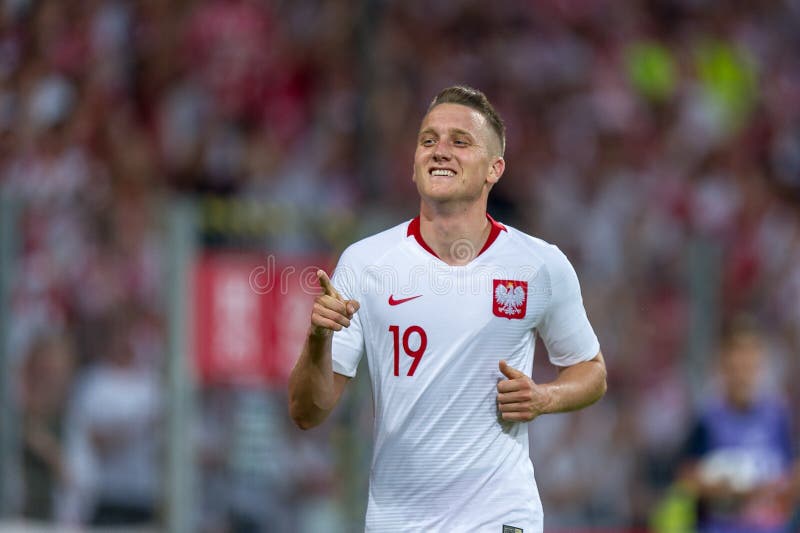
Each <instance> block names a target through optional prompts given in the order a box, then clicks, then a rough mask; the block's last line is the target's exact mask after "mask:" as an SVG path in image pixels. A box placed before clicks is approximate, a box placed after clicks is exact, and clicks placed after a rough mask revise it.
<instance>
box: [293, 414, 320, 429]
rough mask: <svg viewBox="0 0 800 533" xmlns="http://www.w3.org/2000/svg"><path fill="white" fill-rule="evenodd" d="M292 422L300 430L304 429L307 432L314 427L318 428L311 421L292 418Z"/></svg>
mask: <svg viewBox="0 0 800 533" xmlns="http://www.w3.org/2000/svg"><path fill="white" fill-rule="evenodd" d="M292 421H293V422H294V425H295V426H297V427H298V428H300V429H302V430H303V431H306V430H309V429H311V428H313V427H316V424H314V423H313V422H311V421H310V420H306V419H304V418H296V417H292Z"/></svg>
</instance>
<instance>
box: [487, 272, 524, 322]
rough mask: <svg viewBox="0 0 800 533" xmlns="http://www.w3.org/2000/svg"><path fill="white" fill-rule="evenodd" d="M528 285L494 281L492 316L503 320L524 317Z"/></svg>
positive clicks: (521, 282) (516, 282)
mask: <svg viewBox="0 0 800 533" xmlns="http://www.w3.org/2000/svg"><path fill="white" fill-rule="evenodd" d="M527 294H528V283H527V282H525V281H515V280H506V279H503V280H499V279H496V280H494V305H493V306H492V308H493V311H494V314H495V315H497V316H501V317H505V318H522V317H523V316H525V310H526V307H527V305H526V303H527V302H526V298H527Z"/></svg>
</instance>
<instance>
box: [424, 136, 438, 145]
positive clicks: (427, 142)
mask: <svg viewBox="0 0 800 533" xmlns="http://www.w3.org/2000/svg"><path fill="white" fill-rule="evenodd" d="M435 143H436V140H435V139H433V138H431V137H426V138H424V139H422V140H421V141H420V144H421V145H422V146H433V145H434V144H435Z"/></svg>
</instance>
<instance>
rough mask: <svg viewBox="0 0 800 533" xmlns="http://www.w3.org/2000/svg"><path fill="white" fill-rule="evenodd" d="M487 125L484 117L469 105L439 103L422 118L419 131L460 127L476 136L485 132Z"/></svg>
mask: <svg viewBox="0 0 800 533" xmlns="http://www.w3.org/2000/svg"><path fill="white" fill-rule="evenodd" d="M487 127H488V124H487V122H486V118H485V117H484V116H483V115H481V114H480V113H479V112H478V111H476V110H475V109H472V108H471V107H467V106H465V105H461V104H439V105H437V106H436V107H434V108H433V109H431V110H430V111H429V112H428V114H427V115H425V117H424V118H423V119H422V125H421V126H420V131H422V130H426V129H432V130H434V131H437V132H439V131H447V130H449V129H460V130H464V131H467V132H469V133H471V134H473V135H476V136H477V135H481V134H485V133H486V129H487Z"/></svg>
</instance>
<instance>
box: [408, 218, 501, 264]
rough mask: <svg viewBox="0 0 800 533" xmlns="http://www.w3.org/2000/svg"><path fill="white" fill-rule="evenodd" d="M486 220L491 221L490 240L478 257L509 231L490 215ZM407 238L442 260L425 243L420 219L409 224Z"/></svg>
mask: <svg viewBox="0 0 800 533" xmlns="http://www.w3.org/2000/svg"><path fill="white" fill-rule="evenodd" d="M486 219H487V220H488V221H489V224H491V225H492V227H491V229H490V230H489V238H488V239H486V242H485V243H484V245H483V248H481V251H480V252H478V255H481V254H482V253H483V252H485V251H486V250H487V249H488V248H489V246H491V245H492V243H493V242H494V241H496V240H497V237H498V236H499V235H500V232H501V231H508V230H507V229H506V227H505V226H504V225H502V224H501V223H499V222H497V221H496V220H495V219H493V218H492V217H491V216H489V213H486ZM406 236H407V237H414V239H416V241H417V242H418V243H419V245H420V246H422V247H423V248H424V249H425V251H427V252H428V253H429V254H431V255H432V256H434V257H435V258H437V259H441V257H439V256H438V255H436V252H434V251H433V248H431V247H430V246H428V243H427V242H425V239H423V238H422V231H421V229H420V222H419V217H417V218H415V219H414V220H412V221H411V222H410V223H409V224H408V231H407V232H406ZM475 257H477V256H475Z"/></svg>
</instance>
